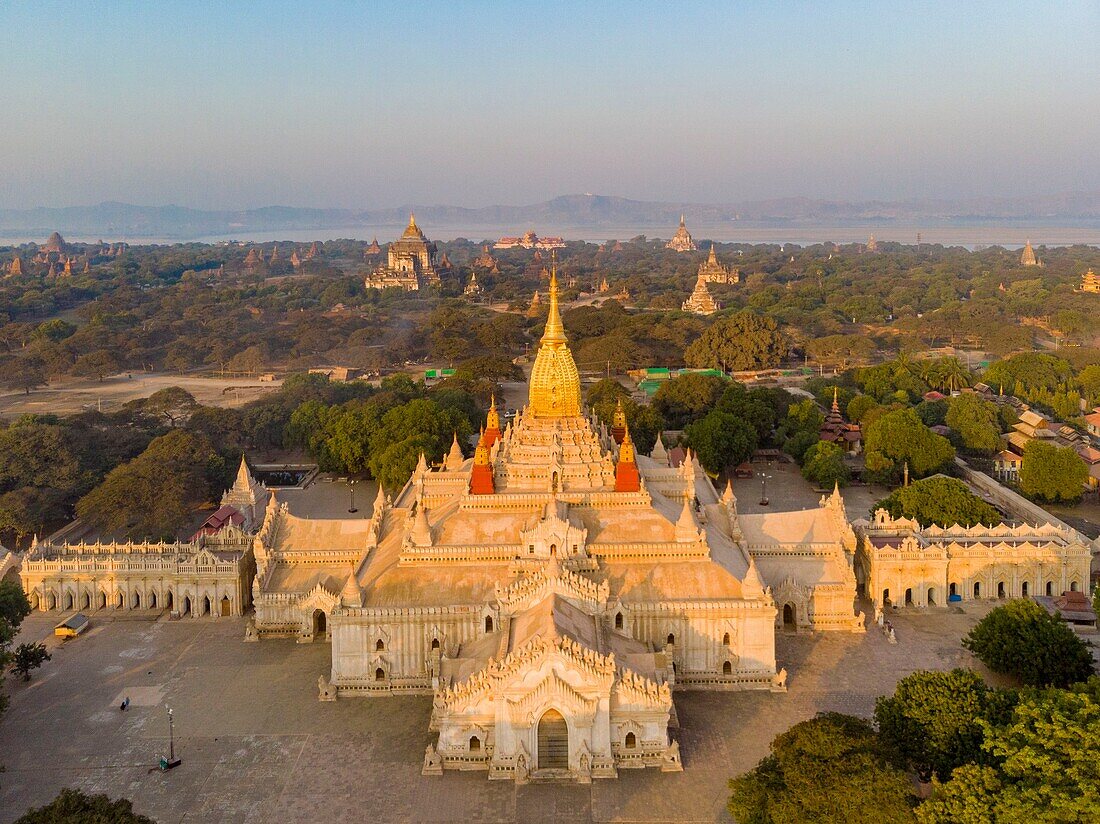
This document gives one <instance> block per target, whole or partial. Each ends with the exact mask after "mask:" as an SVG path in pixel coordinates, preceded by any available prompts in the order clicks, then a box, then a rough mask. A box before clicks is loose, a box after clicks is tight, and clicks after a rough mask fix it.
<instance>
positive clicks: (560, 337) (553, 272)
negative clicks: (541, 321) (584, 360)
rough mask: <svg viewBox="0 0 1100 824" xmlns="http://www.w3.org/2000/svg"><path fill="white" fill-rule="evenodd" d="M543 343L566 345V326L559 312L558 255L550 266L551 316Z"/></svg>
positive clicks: (548, 319) (543, 334)
mask: <svg viewBox="0 0 1100 824" xmlns="http://www.w3.org/2000/svg"><path fill="white" fill-rule="evenodd" d="M542 343H543V345H545V344H548V343H550V344H564V343H565V326H564V325H563V324H562V322H561V312H560V311H559V310H558V259H557V254H555V255H554V260H553V262H552V263H551V265H550V314H549V315H548V316H547V318H546V329H545V330H544V331H543V333H542Z"/></svg>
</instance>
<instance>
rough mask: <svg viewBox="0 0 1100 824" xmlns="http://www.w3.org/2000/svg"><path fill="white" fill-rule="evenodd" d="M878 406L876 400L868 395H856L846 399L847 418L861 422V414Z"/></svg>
mask: <svg viewBox="0 0 1100 824" xmlns="http://www.w3.org/2000/svg"><path fill="white" fill-rule="evenodd" d="M877 407H878V401H876V400H875V399H874V398H872V397H871V396H870V395H856V396H855V397H854V398H852V399H851V400H850V401H848V410H847V411H848V420H850V421H852V422H854V423H862V421H863V416H864V415H866V414H867V413H868V412H870V411H871V410H872V409H875V408H877Z"/></svg>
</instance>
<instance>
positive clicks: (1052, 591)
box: [1047, 581, 1054, 598]
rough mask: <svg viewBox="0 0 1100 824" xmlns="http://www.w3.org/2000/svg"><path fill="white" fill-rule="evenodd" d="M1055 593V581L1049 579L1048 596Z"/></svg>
mask: <svg viewBox="0 0 1100 824" xmlns="http://www.w3.org/2000/svg"><path fill="white" fill-rule="evenodd" d="M1053 594H1054V582H1053V581H1047V597H1048V598H1049V597H1050V596H1051V595H1053Z"/></svg>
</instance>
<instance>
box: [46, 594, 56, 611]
mask: <svg viewBox="0 0 1100 824" xmlns="http://www.w3.org/2000/svg"><path fill="white" fill-rule="evenodd" d="M46 609H57V596H56V595H54V594H53V591H52V590H51V591H50V592H48V593H46Z"/></svg>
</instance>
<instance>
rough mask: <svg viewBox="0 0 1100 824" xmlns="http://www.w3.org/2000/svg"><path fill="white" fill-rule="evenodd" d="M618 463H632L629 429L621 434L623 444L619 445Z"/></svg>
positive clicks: (632, 454)
mask: <svg viewBox="0 0 1100 824" xmlns="http://www.w3.org/2000/svg"><path fill="white" fill-rule="evenodd" d="M619 462H620V463H634V441H632V440H630V429H627V430H626V432H625V433H624V434H623V442H622V444H620V445H619Z"/></svg>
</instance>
